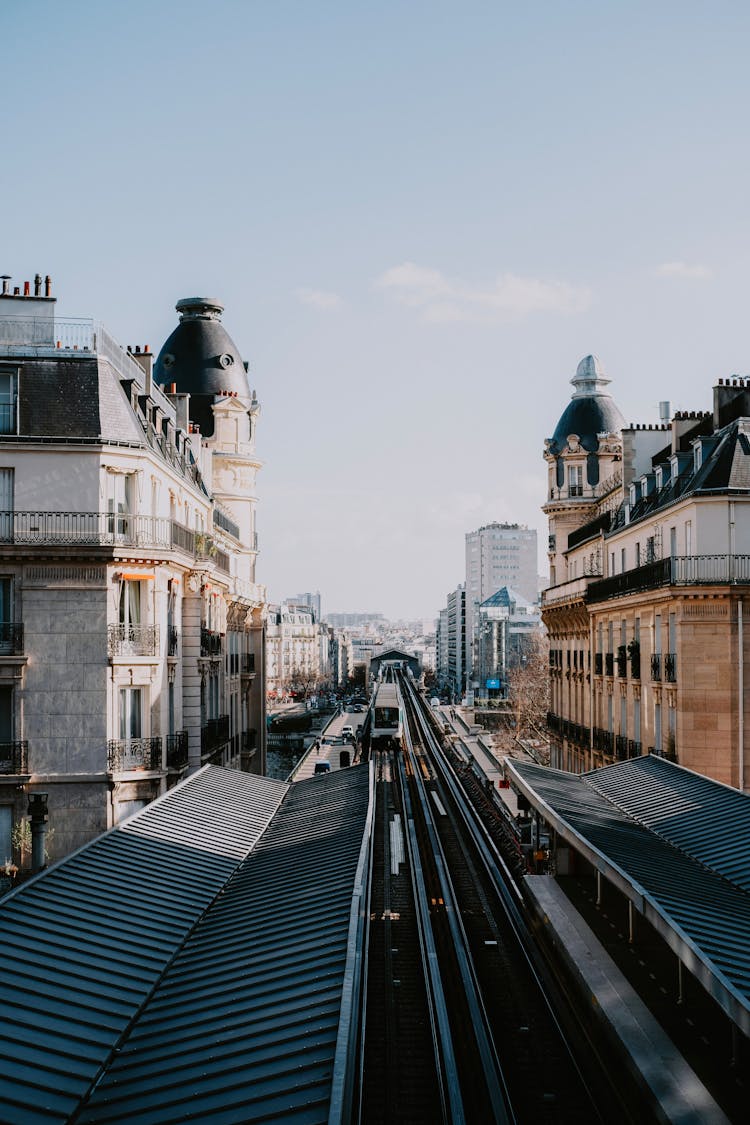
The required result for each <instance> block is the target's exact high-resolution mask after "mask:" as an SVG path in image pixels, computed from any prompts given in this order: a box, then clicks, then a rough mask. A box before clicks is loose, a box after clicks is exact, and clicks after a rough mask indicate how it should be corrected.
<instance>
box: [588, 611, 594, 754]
mask: <svg viewBox="0 0 750 1125" xmlns="http://www.w3.org/2000/svg"><path fill="white" fill-rule="evenodd" d="M589 661H590V663H589V769H590V770H592V769H593V768H594V618H593V617H589Z"/></svg>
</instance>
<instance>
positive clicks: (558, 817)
mask: <svg viewBox="0 0 750 1125" xmlns="http://www.w3.org/2000/svg"><path fill="white" fill-rule="evenodd" d="M650 761H651V763H652V764H649V760H647V759H637V760H634V761H632V762H625V763H621V764H618V765H614V766H608V767H606V768H605V769H602V770H594V771H593V772H592V773H589V774H584V775H578V774H570V773H565V772H563V771H560V770H553V769H549V768H546V767H544V766H537V765H533V764H531V763H526V762H521V761H517V760H515V759H509V758H508V759H506V760H505V762H506V766H507V769H508V771H509V773H510V774H511V775H513V776H514V778H515V779H516V781H517V782H518V786H519V788H521V789H522V791H523V792H525V793H526V794H527V795H528V796H529V798H530V799H531V800H532V802H533V803H534V804H536V805H538V806H539V808H540V809H541V811H542V814H543V815H544V817H545V819H546V820H548V821H549V823H551V824H553V825H554V826H555V828H556V830H557V831H558V832H560V833H561V834H562V835H563V836H564V837H565V838H567V839H569V840H570V841H571V842H572V843H573V844H574V846H578V847H581V850H583V851H584V852H585V853H586V854H587V855H588V857H589V859H590V860H591V862H592V863H594V865H595V866H596V867H597V868H598V869H599V870H601V871H602V872H603V873H604V874H605V875H607V877H609V878H611V879H613V881H615V882H616V883H617V885H618V886H619V887H620V889H621V890H622V891H623V892H624V893H625V894H628V895H629V897H631V898H632V899H633V900H634V901H635V902H636V905H637V906H638V907H639V909H641V910H643V911H644V912H646V913H648V915H649V918H650V920H651V921H653V922H654V924H656V925H657V928H659V929H660V932H662V935H663V936H664V937H665V938H666V939H667V940H668V941H669V942H670V944H671V945H672V948H674V949H675V951H676V952H678V955H679V956H680V957H681V959H682V960H683V961H684V962H685V963H686V964H688V965H689V966H690V967H691V969H692V971H693V972H695V973H696V974H697V975H699V977H700V979H701V980H702V981H703V983H704V985H705V986H706V987H708V988H709V990H710V991H711V992H712V994H713V995H714V996H715V998H716V999H717V1000H718V1001H719V1003H721V1004H722V1006H723V1007H724V1008H725V1010H726V1011H727V1012H728V1013H729V1014H730V1016H731V1017H732V1019H734V1020H735V1021H736V1022H737V1023H738V1024H739V1025H740V1026H741V1027H742V1028H743V1029H744V1030H745V1032H746V1034H747V1033H750V894H749V893H748V891H747V890H746V889H745V888H744V886H742V885H741V884H740V881H739V880H738V879H737V877H736V872H735V877H734V878H733V881H731V882H730V881H729V878H728V877H727V876H725V874H724V872H723V870H722V868H723V867H724V866H725V864H726V866H727V868H728V869H729V868H730V867H731V866H732V865H731V857H730V856H729V855H728V848H729V842H730V841H729V834H730V833H732V834H733V837H732V838H733V846H734V849H735V851H736V852H737V853H740V858H741V862H740V863H739V867H740V868H742V866H743V865H744V866H745V867H746V866H747V851H748V842H749V841H750V799H748V798H747V797H743V795H742V794H740V793H737V792H736V791H733V790H729V789H727V787H726V786H721V785H718V784H717V783H716V782H712V781H710V780H709V779H707V778H703V777H700V776H699V775H696V774H691V773H690V772H689V771H688V770H684V769H680V767H678V766H674V765H673V764H672V763H670V762H666V761H664V760H659V759H655V758H654V759H651V760H650ZM640 762H643V764H642V765H639V763H640ZM633 767H635V768H633ZM629 789H630V790H632V791H631V792H630V793H628V790H629ZM609 794H611V796H610V795H609ZM660 807H661V815H660V812H659V809H660ZM630 808H632V809H633V813H631V812H630V811H629V809H630ZM722 810H724V811H725V812H726V815H727V827H726V829H724V828H722V827H720V821H721V818H722V815H723V812H722ZM636 815H637V817H638V819H636ZM712 816H713V818H714V827H715V828H716V830H717V835H719V836H723V837H724V842H723V844H721V845H720V846H718V847H717V848H716V849H712V848H711V844H710V841H709V839H708V836H707V832H708V824H709V818H710V817H712ZM683 817H684V823H681V818H683ZM652 825H653V827H652ZM725 833H726V835H725ZM709 857H710V858H711V861H712V862H711V865H708V864H707V859H708V858H709ZM741 875H742V872H741V871H740V877H741Z"/></svg>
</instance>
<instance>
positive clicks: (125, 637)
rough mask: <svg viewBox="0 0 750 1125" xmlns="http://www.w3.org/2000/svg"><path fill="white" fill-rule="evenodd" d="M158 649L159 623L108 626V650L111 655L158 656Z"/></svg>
mask: <svg viewBox="0 0 750 1125" xmlns="http://www.w3.org/2000/svg"><path fill="white" fill-rule="evenodd" d="M158 651H159V626H158V625H109V626H107V652H108V653H109V655H110V656H156V655H157V653H158Z"/></svg>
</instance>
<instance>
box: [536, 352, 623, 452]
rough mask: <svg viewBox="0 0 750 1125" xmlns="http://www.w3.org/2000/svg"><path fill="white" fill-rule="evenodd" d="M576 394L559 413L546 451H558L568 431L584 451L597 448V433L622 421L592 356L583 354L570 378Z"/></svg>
mask: <svg viewBox="0 0 750 1125" xmlns="http://www.w3.org/2000/svg"><path fill="white" fill-rule="evenodd" d="M571 382H572V383H573V386H574V387H575V388H576V393H575V394H574V395H573V397H572V399H571V400H570V402H569V403H568V405H567V406H566V408H565V410H564V411H563V413H562V417H561V418H560V421H559V422H558V423H557V426H556V427H555V432H554V434H553V435H552V439H551V441H550V444H549V451H550V453H559V452H560V450H561V449H563V448H564V447H565V446H566V445H567V442H568V437H569V435H570V434H577V435H578V440H579V441H580V443H581V445H582V447H583V448H584V449H585V450H586V452H587V453H595V452H596V450H597V449H598V447H599V434H602V433H606V434H609V433H618V432H619V431H620V430H621V429H622V427H623V426H624V424H625V419H624V418H623V416H622V414H621V413H620V410H619V407H618V406H617V404H616V402H615V400H614V399H613V398H612V396H611V395H610V394H608V393H607V392H606V391H605V390H604V387H605V386H606V385H607V384H608V383H609V379H607V378H606V376H605V375H604V372H603V370H602V368H601V365H600V363H599V360H598V359H597V358H596V356H591V355H590V356H586V358H585V359H582V360H581V362H580V363H579V364H578V370H577V371H576V374H575V378H574V379H572V380H571Z"/></svg>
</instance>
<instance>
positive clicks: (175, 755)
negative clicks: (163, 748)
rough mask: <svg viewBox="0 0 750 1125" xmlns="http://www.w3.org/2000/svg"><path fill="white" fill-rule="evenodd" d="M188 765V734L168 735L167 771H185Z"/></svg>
mask: <svg viewBox="0 0 750 1125" xmlns="http://www.w3.org/2000/svg"><path fill="white" fill-rule="evenodd" d="M187 764H188V732H187V731H186V730H178V731H177V733H176V734H168V735H167V769H170V770H184V769H185V767H186V766H187Z"/></svg>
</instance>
